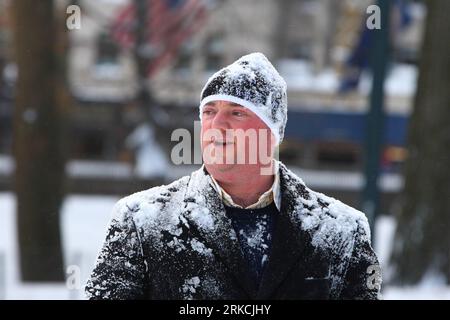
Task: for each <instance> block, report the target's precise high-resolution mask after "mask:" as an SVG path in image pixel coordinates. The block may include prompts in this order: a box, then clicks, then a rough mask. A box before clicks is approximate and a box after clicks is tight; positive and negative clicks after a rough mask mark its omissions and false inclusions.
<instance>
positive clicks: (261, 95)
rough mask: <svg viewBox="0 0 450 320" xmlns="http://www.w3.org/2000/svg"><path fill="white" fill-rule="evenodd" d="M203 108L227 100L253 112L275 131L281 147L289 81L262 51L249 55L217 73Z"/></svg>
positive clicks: (208, 85) (205, 94)
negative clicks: (285, 79) (213, 102)
mask: <svg viewBox="0 0 450 320" xmlns="http://www.w3.org/2000/svg"><path fill="white" fill-rule="evenodd" d="M200 100H201V102H200V120H201V119H202V113H203V107H204V106H205V105H206V104H207V103H209V102H211V101H218V100H224V101H228V102H233V103H237V104H239V105H241V106H243V107H246V108H248V109H250V110H251V111H253V112H254V113H255V114H256V115H257V116H258V117H259V118H260V119H261V120H262V121H263V122H264V123H265V124H266V125H267V126H268V127H269V128H270V130H271V131H272V133H273V135H274V136H275V139H276V142H277V144H279V143H280V142H281V141H282V140H283V136H284V128H285V127H286V121H287V95H286V82H285V81H284V79H283V78H282V77H281V76H280V74H279V73H278V72H277V70H276V69H275V68H274V66H273V65H272V64H271V63H270V61H269V60H268V59H267V58H266V57H265V56H264V55H263V54H262V53H259V52H255V53H251V54H248V55H245V56H243V57H241V58H239V59H238V60H236V61H235V62H234V63H232V64H230V65H229V66H227V67H225V68H223V69H221V70H219V71H218V72H216V73H215V74H213V75H212V76H211V77H210V78H209V79H208V81H207V82H206V85H205V87H204V88H203V90H202V93H201V97H200Z"/></svg>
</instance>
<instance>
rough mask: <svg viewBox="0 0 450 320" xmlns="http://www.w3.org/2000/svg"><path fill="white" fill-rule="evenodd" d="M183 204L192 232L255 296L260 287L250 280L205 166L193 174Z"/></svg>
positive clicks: (234, 234) (184, 214) (242, 286)
mask: <svg viewBox="0 0 450 320" xmlns="http://www.w3.org/2000/svg"><path fill="white" fill-rule="evenodd" d="M184 203H185V205H184V209H183V216H184V217H185V218H186V219H187V220H188V221H189V225H190V229H191V230H190V231H191V232H192V233H193V234H196V235H197V236H198V237H199V238H201V239H202V240H203V241H204V242H205V244H206V245H207V246H208V247H210V248H211V249H212V250H213V252H214V253H215V254H216V256H217V258H218V260H220V261H221V262H222V263H223V264H224V266H225V267H226V268H227V269H228V271H229V272H230V274H231V276H232V278H233V279H234V280H235V282H236V284H237V285H238V286H239V287H241V289H242V290H243V291H244V292H245V294H246V295H247V296H248V297H249V298H251V297H254V296H255V295H256V290H257V287H256V285H255V284H254V283H253V282H252V281H251V279H252V278H251V277H250V275H249V273H248V266H247V263H246V261H245V259H244V256H243V254H242V251H241V249H240V246H239V242H238V239H237V236H236V233H235V231H234V229H233V227H232V225H231V221H230V220H229V219H228V217H227V216H226V214H225V208H224V206H223V203H222V201H221V199H220V197H219V195H218V194H217V192H216V191H215V190H214V188H213V187H212V185H211V180H210V177H209V175H208V174H207V172H206V171H205V169H204V167H202V168H201V169H199V170H197V171H195V172H193V173H192V175H191V179H190V181H189V184H188V186H187V190H186V194H185V197H184Z"/></svg>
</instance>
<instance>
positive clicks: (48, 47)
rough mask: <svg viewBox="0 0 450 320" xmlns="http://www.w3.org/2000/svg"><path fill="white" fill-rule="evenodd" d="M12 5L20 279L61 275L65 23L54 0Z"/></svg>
mask: <svg viewBox="0 0 450 320" xmlns="http://www.w3.org/2000/svg"><path fill="white" fill-rule="evenodd" d="M12 11H13V12H12V13H13V28H14V44H15V60H16V63H17V67H18V81H17V88H16V90H17V91H16V100H15V105H14V120H13V121H14V123H13V127H14V130H13V131H14V142H13V150H14V156H15V160H16V170H15V191H16V195H17V223H18V240H19V249H20V266H21V272H22V279H23V280H24V281H61V280H63V279H64V273H63V258H62V249H61V239H60V229H59V226H60V219H59V210H60V205H61V201H62V198H63V176H64V157H63V154H64V152H63V148H62V143H61V137H62V134H61V133H62V132H63V130H62V129H63V121H62V120H63V117H62V106H61V104H59V101H60V100H59V99H60V97H61V94H60V93H61V91H60V89H59V87H60V85H59V84H60V83H61V79H60V75H59V69H58V66H59V65H60V62H58V56H57V54H56V47H57V45H58V41H57V36H56V35H57V34H56V30H58V29H57V28H64V26H65V24H63V23H60V24H58V25H57V24H56V23H55V16H54V7H53V1H52V0H44V1H33V0H16V1H13V3H12ZM59 48H60V45H59Z"/></svg>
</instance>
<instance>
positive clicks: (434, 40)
mask: <svg viewBox="0 0 450 320" xmlns="http://www.w3.org/2000/svg"><path fill="white" fill-rule="evenodd" d="M426 3H427V6H428V16H427V22H426V30H425V38H424V42H423V48H422V52H421V59H420V66H419V71H420V73H419V80H418V90H417V95H416V99H415V102H414V111H413V114H412V117H411V119H410V128H409V137H408V139H409V140H408V144H409V146H408V147H409V158H408V161H407V164H406V171H405V179H406V180H405V189H404V193H403V206H402V210H401V212H400V215H399V217H398V220H397V221H398V227H397V234H396V238H395V243H394V250H393V263H394V266H395V277H394V280H396V281H397V282H400V283H417V282H418V281H420V280H421V279H422V277H423V275H424V274H426V273H427V272H435V273H438V274H441V275H443V276H445V277H446V279H447V282H448V283H450V232H449V230H450V41H449V39H450V19H448V13H449V12H450V1H448V0H434V1H427V2H426Z"/></svg>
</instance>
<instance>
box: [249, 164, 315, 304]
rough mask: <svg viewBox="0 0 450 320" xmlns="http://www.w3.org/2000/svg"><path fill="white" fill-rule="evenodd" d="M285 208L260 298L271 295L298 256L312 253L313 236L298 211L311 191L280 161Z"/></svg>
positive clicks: (276, 227) (276, 230) (273, 242)
mask: <svg viewBox="0 0 450 320" xmlns="http://www.w3.org/2000/svg"><path fill="white" fill-rule="evenodd" d="M280 191H281V210H280V211H281V212H280V215H279V216H278V219H277V222H276V225H275V230H274V235H273V241H272V248H271V252H270V256H269V261H268V264H267V266H266V268H265V270H264V272H263V275H262V280H261V283H260V287H259V290H258V294H257V298H258V299H271V297H272V295H273V293H274V292H275V291H276V289H277V288H278V287H279V286H280V285H281V284H282V282H283V280H284V279H285V278H286V276H287V275H288V273H289V271H291V269H292V268H293V267H294V266H295V265H296V263H297V262H298V260H299V259H300V258H301V257H302V256H304V255H307V254H308V255H309V254H311V252H310V249H311V237H310V235H309V234H308V232H306V231H305V230H303V229H302V228H301V223H300V220H299V219H298V218H297V217H296V215H297V212H299V211H300V210H301V209H302V208H303V211H304V209H305V205H304V203H303V200H304V199H305V200H308V199H309V193H308V191H307V190H306V187H305V186H304V184H303V183H302V181H301V180H300V179H298V178H297V177H295V176H293V175H291V174H289V172H288V171H287V169H286V168H285V167H284V165H282V164H281V163H280ZM307 267H308V266H305V265H303V264H301V265H300V269H299V270H297V272H299V273H305V272H306V271H307V270H306V269H307Z"/></svg>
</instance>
